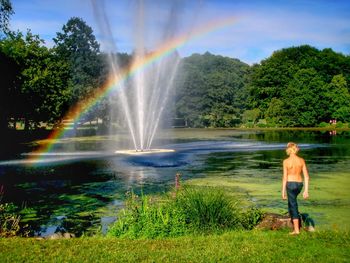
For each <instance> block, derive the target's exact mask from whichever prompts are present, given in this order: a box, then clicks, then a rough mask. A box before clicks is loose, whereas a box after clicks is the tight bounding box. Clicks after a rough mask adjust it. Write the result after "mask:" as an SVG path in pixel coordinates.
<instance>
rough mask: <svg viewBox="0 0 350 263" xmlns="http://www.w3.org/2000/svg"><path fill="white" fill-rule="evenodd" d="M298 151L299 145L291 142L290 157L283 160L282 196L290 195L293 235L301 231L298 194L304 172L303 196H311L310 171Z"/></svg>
mask: <svg viewBox="0 0 350 263" xmlns="http://www.w3.org/2000/svg"><path fill="white" fill-rule="evenodd" d="M298 151H299V147H298V145H296V144H295V143H293V142H289V143H288V144H287V149H286V153H287V155H289V157H288V158H287V159H285V160H284V161H283V180H282V198H283V199H287V196H288V211H289V215H290V217H291V219H292V222H293V228H294V231H293V232H291V233H290V234H292V235H297V234H299V231H300V230H299V229H300V226H299V218H300V217H299V211H298V202H297V196H298V194H299V193H300V192H301V189H302V188H303V177H302V174H303V176H304V183H305V187H304V193H303V197H304V199H307V198H308V197H309V173H308V171H307V168H306V164H305V161H304V159H303V158H300V157H299V156H297V153H298Z"/></svg>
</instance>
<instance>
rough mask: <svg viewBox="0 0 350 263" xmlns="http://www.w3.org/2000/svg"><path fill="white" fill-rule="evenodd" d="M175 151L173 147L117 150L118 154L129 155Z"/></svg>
mask: <svg viewBox="0 0 350 263" xmlns="http://www.w3.org/2000/svg"><path fill="white" fill-rule="evenodd" d="M170 152H175V150H173V149H148V150H134V149H133V150H118V151H115V153H117V154H127V155H144V154H156V153H170Z"/></svg>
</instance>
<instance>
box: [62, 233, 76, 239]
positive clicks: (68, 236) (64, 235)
mask: <svg viewBox="0 0 350 263" xmlns="http://www.w3.org/2000/svg"><path fill="white" fill-rule="evenodd" d="M63 237H64V238H73V237H75V235H74V234H72V233H68V232H67V233H64V234H63Z"/></svg>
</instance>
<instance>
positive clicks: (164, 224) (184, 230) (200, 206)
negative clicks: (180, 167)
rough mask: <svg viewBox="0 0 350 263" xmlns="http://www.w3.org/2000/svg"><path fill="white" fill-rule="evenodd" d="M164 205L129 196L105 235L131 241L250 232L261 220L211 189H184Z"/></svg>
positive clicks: (165, 200) (252, 210) (255, 211)
mask: <svg viewBox="0 0 350 263" xmlns="http://www.w3.org/2000/svg"><path fill="white" fill-rule="evenodd" d="M163 201H164V202H162V203H160V202H157V203H153V202H152V199H151V197H149V196H144V195H141V198H139V197H138V196H136V195H135V194H133V193H131V194H130V195H129V196H128V198H127V201H126V208H125V209H123V210H121V211H120V213H119V215H118V220H117V221H116V222H115V223H114V224H113V225H112V226H111V228H110V229H109V230H108V233H107V235H108V236H116V237H124V238H132V239H134V238H162V237H177V236H183V235H186V234H207V233H220V232H223V231H225V230H233V229H252V228H253V227H254V226H255V225H256V224H257V223H258V221H259V220H260V218H261V212H260V210H258V209H251V210H248V211H245V212H243V211H242V210H241V209H240V208H239V207H238V203H237V202H236V201H235V200H233V199H232V197H229V196H228V195H226V194H225V193H224V192H223V191H220V190H216V189H211V188H192V187H184V188H183V189H182V190H181V191H179V192H177V195H176V196H175V197H174V196H164V197H163Z"/></svg>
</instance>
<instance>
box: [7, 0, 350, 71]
mask: <svg viewBox="0 0 350 263" xmlns="http://www.w3.org/2000/svg"><path fill="white" fill-rule="evenodd" d="M11 2H12V6H13V9H14V12H15V14H14V15H12V16H11V20H10V28H11V29H12V30H16V31H17V30H19V31H21V32H26V31H27V29H30V30H31V31H32V33H34V34H38V35H39V36H40V38H42V39H43V40H44V41H45V45H47V46H48V47H52V46H53V45H54V41H53V38H54V37H55V36H56V34H57V32H62V27H63V25H64V24H66V23H67V21H68V20H69V19H70V18H71V17H79V18H81V19H83V20H84V21H85V22H86V23H87V24H88V25H89V26H90V27H91V28H92V29H93V32H94V35H95V36H96V38H97V41H98V42H99V43H100V44H101V50H102V51H108V50H110V48H111V47H110V43H111V42H109V41H108V40H107V39H109V37H110V36H108V37H107V36H106V33H105V32H106V30H105V29H106V27H103V26H102V27H101V22H103V21H105V20H102V17H103V16H101V12H102V14H104V15H105V17H106V18H107V21H108V24H109V26H110V27H109V28H108V30H109V31H108V32H110V34H109V35H111V36H112V39H113V45H114V46H113V50H115V51H118V52H127V53H131V52H132V51H133V50H134V49H135V47H136V46H137V45H140V43H143V44H144V45H145V46H146V48H147V49H148V50H153V49H156V48H157V46H159V45H161V43H162V42H163V41H164V39H165V37H177V36H181V35H188V36H189V37H188V41H186V42H185V45H182V46H179V47H178V49H177V51H178V52H179V54H180V55H181V56H182V57H187V56H190V55H191V54H193V53H200V54H203V53H205V52H207V51H208V52H210V53H212V54H215V55H222V56H228V57H231V58H237V59H239V60H241V61H243V62H245V63H248V64H254V63H259V62H260V61H261V60H263V59H266V58H268V57H269V56H271V55H272V53H273V52H274V51H276V50H279V49H282V48H286V47H291V46H299V45H304V44H308V45H311V46H314V47H316V48H318V49H324V48H332V49H333V50H334V51H336V52H339V53H343V54H345V55H350V15H349V14H350V1H349V0H272V1H267V0H265V1H264V0H177V1H172V0H143V1H138V0H105V1H103V0H59V1H58V0H11ZM140 2H141V3H142V7H141V8H138V7H140V6H141V5H140ZM141 10H142V11H141ZM96 11H100V13H99V15H96ZM229 17H234V18H235V21H234V22H233V23H230V24H228V25H225V26H222V27H219V28H216V29H215V30H208V31H207V32H205V33H204V34H201V35H200V37H196V38H192V37H190V36H191V35H192V34H193V33H195V32H196V31H197V29H198V28H203V27H204V28H205V26H206V25H208V24H210V23H212V22H215V21H218V20H220V19H225V18H229ZM102 24H103V23H102ZM108 43H109V44H108Z"/></svg>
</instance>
